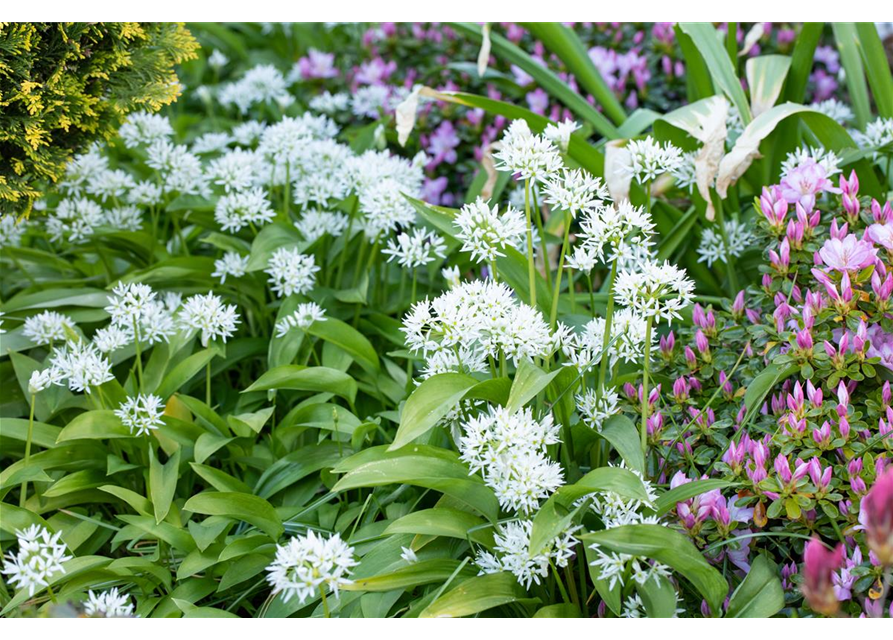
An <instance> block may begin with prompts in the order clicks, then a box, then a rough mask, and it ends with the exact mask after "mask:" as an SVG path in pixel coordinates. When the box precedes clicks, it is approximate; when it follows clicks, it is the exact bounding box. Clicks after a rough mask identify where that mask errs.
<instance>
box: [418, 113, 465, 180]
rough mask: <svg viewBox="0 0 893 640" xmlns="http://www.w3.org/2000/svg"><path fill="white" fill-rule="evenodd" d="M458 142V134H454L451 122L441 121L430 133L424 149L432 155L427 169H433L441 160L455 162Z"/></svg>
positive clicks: (448, 162)
mask: <svg viewBox="0 0 893 640" xmlns="http://www.w3.org/2000/svg"><path fill="white" fill-rule="evenodd" d="M459 142H460V141H459V136H458V135H456V130H455V128H454V127H453V123H452V122H450V121H449V120H444V121H443V122H441V123H440V126H439V127H437V129H435V130H434V133H432V134H431V138H430V140H429V141H428V147H427V149H425V151H426V152H427V153H428V155H430V156H431V157H432V159H431V162H430V163H428V169H429V170H431V169H434V168H435V167H436V166H437V165H439V164H440V163H441V162H446V163H447V164H453V163H455V162H456V158H457V155H456V147H458V146H459Z"/></svg>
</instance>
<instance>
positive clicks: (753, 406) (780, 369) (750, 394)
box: [741, 364, 800, 426]
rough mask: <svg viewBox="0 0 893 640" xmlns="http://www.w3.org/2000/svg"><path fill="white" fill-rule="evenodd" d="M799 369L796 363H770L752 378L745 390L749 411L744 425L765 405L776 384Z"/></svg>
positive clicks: (745, 401)
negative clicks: (764, 401) (784, 364)
mask: <svg viewBox="0 0 893 640" xmlns="http://www.w3.org/2000/svg"><path fill="white" fill-rule="evenodd" d="M799 370H800V368H799V367H798V366H797V365H794V364H791V365H787V366H782V365H777V364H770V365H769V366H768V367H766V368H765V369H763V370H762V371H761V372H760V373H759V375H757V377H756V378H754V379H753V380H751V382H750V384H749V385H747V391H745V392H744V406H745V407H747V413H746V414H745V416H744V419H743V420H742V421H741V424H742V426H744V425H746V424H748V423H749V422H750V420H751V418H753V416H754V415H756V412H757V411H759V410H760V407H761V406H762V405H763V400H765V399H766V396H767V395H769V392H770V391H772V389H774V388H775V385H777V384H778V383H780V382H783V381H784V380H786V379H787V378H789V377H790V376H792V375H794V374H795V373H796V372H797V371H799Z"/></svg>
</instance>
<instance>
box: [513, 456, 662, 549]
mask: <svg viewBox="0 0 893 640" xmlns="http://www.w3.org/2000/svg"><path fill="white" fill-rule="evenodd" d="M597 491H611V492H613V493H616V494H618V495H620V496H622V497H624V498H626V499H629V500H640V501H642V502H645V503H647V502H648V493H647V492H646V491H645V485H644V484H642V480H641V478H639V476H637V475H636V474H634V473H633V472H632V471H630V470H628V469H623V468H621V467H600V468H598V469H593V470H592V471H590V472H589V473H587V474H586V475H585V476H583V477H582V478H580V480H578V481H577V482H575V483H574V484H569V485H565V486H563V487H561V488H559V489H558V490H557V491H556V492H555V493H554V494H552V496H551V497H550V498H549V499H548V500H546V502H545V503H544V504H543V506H542V508H541V509H540V510H539V511H538V512H537V514H536V516H535V517H534V518H533V531H532V532H531V534H530V550H531V553H533V554H534V555H536V554H538V553H540V551H542V550H543V549H545V548H546V547H547V546H548V545H549V544H551V543H552V541H553V540H554V539H555V536H557V535H558V534H559V533H561V532H562V531H564V530H565V529H567V527H568V525H570V523H571V521H572V520H573V516H574V511H572V509H573V508H574V506H573V505H574V503H575V502H576V501H577V500H579V499H580V498H582V497H584V496H587V495H589V494H590V493H595V492H597Z"/></svg>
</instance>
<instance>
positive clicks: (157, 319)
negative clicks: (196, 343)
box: [97, 282, 176, 352]
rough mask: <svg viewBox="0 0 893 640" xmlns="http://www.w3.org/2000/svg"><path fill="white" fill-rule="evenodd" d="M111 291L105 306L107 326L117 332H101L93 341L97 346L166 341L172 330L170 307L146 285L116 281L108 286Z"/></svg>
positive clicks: (113, 346) (107, 349) (172, 318)
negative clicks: (96, 340)
mask: <svg viewBox="0 0 893 640" xmlns="http://www.w3.org/2000/svg"><path fill="white" fill-rule="evenodd" d="M112 294H113V295H111V296H109V298H108V300H109V306H107V307H106V308H105V310H106V311H107V312H108V314H109V315H110V316H111V317H112V322H111V326H112V327H114V328H116V329H118V330H119V331H120V333H116V334H111V333H109V332H108V331H106V332H104V333H102V334H101V335H100V342H99V344H98V345H97V346H99V347H100V349H101V350H103V351H106V352H108V351H113V350H114V349H115V348H120V347H122V346H124V345H125V344H130V343H131V342H133V341H134V340H138V341H139V342H140V344H141V345H147V344H149V345H151V344H155V343H157V342H162V341H165V342H166V341H167V340H168V339H169V338H170V336H172V335H173V334H174V332H175V331H176V329H175V327H174V317H173V314H172V310H171V309H169V308H168V307H167V305H165V303H164V302H162V301H161V300H160V299H159V298H158V296H157V294H156V292H155V291H154V290H153V289H152V287H150V286H149V285H147V284H141V283H137V282H131V283H123V282H119V283H118V284H117V285H115V288H114V289H112ZM100 331H101V330H100ZM122 340H123V341H124V342H123V344H122ZM102 347H112V348H104V349H103V348H102Z"/></svg>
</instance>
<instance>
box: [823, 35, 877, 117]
mask: <svg viewBox="0 0 893 640" xmlns="http://www.w3.org/2000/svg"><path fill="white" fill-rule="evenodd" d="M831 26H832V28H833V30H834V39H835V40H836V42H837V51H838V52H839V53H840V64H841V65H842V66H843V70H844V72H845V73H846V84H847V89H849V98H850V102H851V103H852V105H853V113H854V114H855V116H856V124H857V125H858V126H859V128H860V129H864V128H865V125H866V124H868V121H869V120H871V101H870V99H869V97H868V84H867V83H866V82H865V69H864V68H863V66H862V56H861V55H860V53H859V36H858V33H857V32H856V25H855V24H853V23H852V22H833V23H831Z"/></svg>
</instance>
